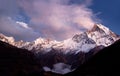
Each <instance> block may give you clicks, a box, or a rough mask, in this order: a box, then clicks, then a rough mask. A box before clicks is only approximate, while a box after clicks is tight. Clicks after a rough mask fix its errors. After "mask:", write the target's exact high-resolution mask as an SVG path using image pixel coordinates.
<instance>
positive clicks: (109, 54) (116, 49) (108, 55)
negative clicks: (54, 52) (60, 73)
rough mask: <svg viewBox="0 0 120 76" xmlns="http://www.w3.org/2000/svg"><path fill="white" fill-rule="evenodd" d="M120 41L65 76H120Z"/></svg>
mask: <svg viewBox="0 0 120 76" xmlns="http://www.w3.org/2000/svg"><path fill="white" fill-rule="evenodd" d="M119 68H120V40H118V41H116V42H115V43H114V44H112V45H110V46H108V47H105V48H104V49H102V50H101V51H99V52H98V53H97V54H96V55H94V56H93V57H91V58H90V59H89V60H88V61H87V62H85V63H84V64H83V65H81V66H79V67H78V68H77V69H76V70H75V71H73V72H71V73H68V74H66V75H64V76H119V75H120V70H119Z"/></svg>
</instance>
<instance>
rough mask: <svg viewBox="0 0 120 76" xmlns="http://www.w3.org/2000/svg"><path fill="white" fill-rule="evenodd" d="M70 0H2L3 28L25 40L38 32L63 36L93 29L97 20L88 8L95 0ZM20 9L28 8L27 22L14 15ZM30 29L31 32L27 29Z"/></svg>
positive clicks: (44, 34) (58, 36)
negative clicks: (16, 19) (17, 19)
mask: <svg viewBox="0 0 120 76" xmlns="http://www.w3.org/2000/svg"><path fill="white" fill-rule="evenodd" d="M70 1H71V0H4V1H3V0H0V22H1V24H0V28H1V29H0V31H1V32H3V33H7V34H10V35H12V36H14V37H16V38H17V39H20V38H21V39H23V40H27V38H30V40H32V39H35V38H36V37H38V36H41V37H45V38H52V39H56V40H64V39H67V38H70V37H72V36H73V35H74V34H76V33H81V32H83V31H85V30H87V29H91V28H92V27H93V25H94V24H95V23H96V21H95V19H96V17H95V15H94V14H93V12H92V10H91V9H89V8H88V6H90V5H91V4H92V0H81V1H80V3H79V4H76V3H77V0H74V1H76V3H72V4H69V2H70ZM20 9H22V11H21V10H20ZM19 12H25V13H26V15H27V16H28V17H29V18H30V21H29V22H28V24H25V23H24V22H18V21H15V20H13V19H12V17H16V15H19ZM8 17H10V18H11V19H8ZM4 19H5V20H6V21H4ZM3 25H4V26H3ZM11 27H13V28H11ZM2 28H3V29H4V30H3V29H2ZM8 28H10V29H8ZM15 31H16V32H15ZM28 31H29V34H28V33H26V32H28Z"/></svg>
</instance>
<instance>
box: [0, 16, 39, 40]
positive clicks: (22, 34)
mask: <svg viewBox="0 0 120 76" xmlns="http://www.w3.org/2000/svg"><path fill="white" fill-rule="evenodd" d="M0 24H2V25H0V32H1V33H4V34H6V35H8V36H13V37H15V39H16V40H26V41H30V40H33V39H35V38H37V37H38V36H39V34H38V33H37V32H34V30H33V29H32V28H30V27H28V26H27V25H26V24H25V23H23V22H19V23H18V22H17V23H16V21H14V20H12V19H11V18H10V17H2V18H0ZM33 37H34V38H33Z"/></svg>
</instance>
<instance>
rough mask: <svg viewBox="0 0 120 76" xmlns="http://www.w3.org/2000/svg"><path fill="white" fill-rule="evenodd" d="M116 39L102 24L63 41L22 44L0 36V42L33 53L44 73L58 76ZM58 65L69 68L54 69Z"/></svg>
mask: <svg viewBox="0 0 120 76" xmlns="http://www.w3.org/2000/svg"><path fill="white" fill-rule="evenodd" d="M118 39H120V37H119V36H118V35H116V34H115V33H113V32H112V31H111V30H109V29H108V28H107V27H105V26H104V25H102V24H95V25H94V27H93V28H92V29H91V30H88V31H86V32H83V33H79V34H75V35H74V36H73V37H71V38H69V39H67V40H63V41H56V40H50V39H44V38H41V37H40V38H38V39H36V40H34V41H32V42H24V41H22V40H21V41H17V42H16V41H15V39H14V38H13V37H7V36H5V35H3V34H0V40H1V41H3V42H6V43H9V44H11V45H13V46H16V47H18V48H23V49H27V50H29V51H32V52H33V53H35V54H36V55H37V57H38V58H39V60H40V64H41V65H42V66H43V69H44V70H45V71H48V69H49V71H52V72H56V73H60V74H64V73H61V72H62V70H66V69H67V72H70V71H72V70H73V69H75V68H77V66H79V65H80V64H82V63H83V62H84V61H85V60H86V59H87V58H88V57H90V56H92V55H93V54H94V52H95V51H96V48H98V50H100V49H102V48H103V47H107V46H109V45H111V44H113V43H114V42H115V41H117V40H118ZM101 46H102V48H101ZM91 50H94V51H91ZM48 63H49V64H48ZM59 63H60V64H62V65H61V66H59V67H63V66H64V65H69V68H64V67H63V68H56V67H54V65H56V64H59ZM46 68H47V70H46ZM67 72H65V73H67Z"/></svg>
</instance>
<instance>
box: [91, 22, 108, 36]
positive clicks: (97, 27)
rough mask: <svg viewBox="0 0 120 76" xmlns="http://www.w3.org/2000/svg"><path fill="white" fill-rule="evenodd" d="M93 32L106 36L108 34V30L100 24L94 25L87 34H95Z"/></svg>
mask: <svg viewBox="0 0 120 76" xmlns="http://www.w3.org/2000/svg"><path fill="white" fill-rule="evenodd" d="M95 31H97V32H100V33H107V34H109V33H110V30H109V28H107V27H105V26H104V25H102V24H94V26H93V28H92V29H91V30H90V31H89V32H95Z"/></svg>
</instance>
